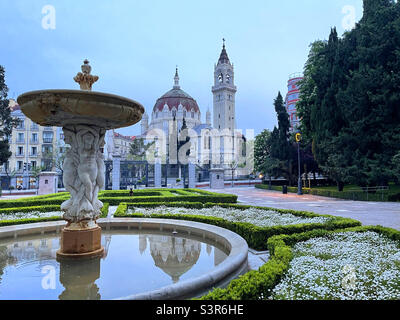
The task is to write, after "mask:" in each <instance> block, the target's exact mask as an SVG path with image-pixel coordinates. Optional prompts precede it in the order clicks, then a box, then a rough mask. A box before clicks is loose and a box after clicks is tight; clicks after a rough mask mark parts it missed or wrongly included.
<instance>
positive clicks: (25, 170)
mask: <svg viewBox="0 0 400 320" xmlns="http://www.w3.org/2000/svg"><path fill="white" fill-rule="evenodd" d="M26 165H27V163H26V162H24V171H26Z"/></svg>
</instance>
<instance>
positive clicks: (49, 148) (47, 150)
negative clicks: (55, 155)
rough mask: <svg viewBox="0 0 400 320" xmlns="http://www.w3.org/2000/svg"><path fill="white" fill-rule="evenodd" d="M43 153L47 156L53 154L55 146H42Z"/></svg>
mask: <svg viewBox="0 0 400 320" xmlns="http://www.w3.org/2000/svg"><path fill="white" fill-rule="evenodd" d="M42 152H43V153H45V154H46V153H47V154H48V153H52V152H53V146H52V145H50V146H49V145H43V146H42Z"/></svg>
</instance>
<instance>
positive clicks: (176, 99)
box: [153, 88, 200, 112]
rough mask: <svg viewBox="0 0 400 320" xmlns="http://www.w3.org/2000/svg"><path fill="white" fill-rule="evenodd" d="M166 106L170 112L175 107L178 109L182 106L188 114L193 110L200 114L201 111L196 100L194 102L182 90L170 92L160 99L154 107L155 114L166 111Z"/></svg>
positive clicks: (175, 89)
mask: <svg viewBox="0 0 400 320" xmlns="http://www.w3.org/2000/svg"><path fill="white" fill-rule="evenodd" d="M166 104H167V105H168V107H169V110H170V111H171V110H172V108H173V107H175V108H176V109H178V106H179V105H180V104H182V106H183V108H184V109H186V111H188V112H190V111H191V110H192V109H193V110H194V112H199V110H200V109H199V106H198V105H197V102H196V100H194V99H193V98H192V97H191V96H190V95H188V94H187V93H186V92H185V91H183V90H182V89H177V88H174V89H172V90H170V91H168V92H167V93H166V94H164V95H163V96H162V97H160V98H159V99H158V100H157V102H156V104H155V105H154V108H153V112H156V111H162V110H163V109H164V105H166Z"/></svg>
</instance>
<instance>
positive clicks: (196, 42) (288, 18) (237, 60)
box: [0, 0, 362, 135]
mask: <svg viewBox="0 0 400 320" xmlns="http://www.w3.org/2000/svg"><path fill="white" fill-rule="evenodd" d="M53 9H54V11H55V15H53V14H52V13H53ZM353 12H354V18H355V20H356V21H358V20H359V19H360V18H361V16H362V0H323V1H322V0H298V1H295V0H279V1H277V0H247V1H236V0H230V1H225V0H218V1H216V0H214V1H212V0H201V1H191V0H190V1H189V0H186V1H183V0H182V1H177V0H168V1H165V0H160V1H149V0H146V1H144V0H142V1H134V0H113V1H111V0H80V1H78V0H46V1H42V0H1V1H0V31H1V33H0V35H1V38H0V39H1V50H0V65H3V66H4V67H5V69H6V83H7V85H8V87H9V89H10V91H9V97H10V98H17V97H18V96H19V95H20V94H22V93H24V92H26V91H31V90H40V89H79V86H78V84H76V83H75V82H74V81H73V79H72V78H73V77H74V76H75V75H76V73H77V72H79V71H80V66H81V64H82V61H83V60H84V59H86V58H87V59H89V61H90V64H91V66H92V74H95V75H98V76H100V79H99V81H98V82H97V83H96V84H95V85H94V87H93V90H94V91H104V92H107V93H114V94H118V95H122V96H125V97H128V98H131V99H134V100H136V101H138V102H140V103H141V104H143V106H144V107H145V109H146V110H147V112H148V113H149V114H150V113H151V111H152V109H153V106H154V104H155V102H156V100H157V98H159V97H160V96H161V95H163V94H164V93H165V92H166V91H168V90H170V89H171V88H172V86H173V77H174V73H175V66H176V65H178V67H179V75H180V84H181V87H182V89H183V90H185V91H186V92H187V93H188V94H190V95H191V96H192V97H193V98H194V99H196V100H197V103H198V104H199V107H200V109H201V111H202V121H205V113H206V111H207V108H208V107H209V108H210V110H211V111H212V93H211V86H212V85H213V72H214V64H215V63H216V62H217V61H218V57H219V54H220V52H221V48H222V38H225V39H226V49H227V52H228V55H229V58H230V60H231V62H232V63H234V66H235V81H236V86H237V88H238V92H237V94H236V119H237V125H238V127H239V128H240V129H243V130H246V129H254V130H255V133H256V134H257V133H259V132H260V131H262V130H263V129H265V128H267V129H272V128H273V126H274V125H275V124H276V115H275V111H274V108H273V105H272V104H273V99H274V98H275V97H276V96H277V93H278V91H281V93H282V95H283V96H284V95H285V94H286V92H287V87H286V85H287V80H288V76H289V74H291V73H294V72H301V71H302V70H303V67H304V63H305V61H306V59H307V55H308V52H309V45H310V43H311V42H313V41H315V40H318V39H327V38H328V36H329V32H330V28H331V27H333V26H336V27H337V29H338V32H339V34H342V33H343V32H344V31H345V28H347V27H346V26H349V25H351V24H352V20H354V19H353ZM53 17H55V19H53ZM118 131H119V132H120V133H122V134H126V135H136V134H139V133H140V125H139V124H137V125H135V126H133V127H129V128H125V129H120V130H118Z"/></svg>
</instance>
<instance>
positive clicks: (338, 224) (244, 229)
mask: <svg viewBox="0 0 400 320" xmlns="http://www.w3.org/2000/svg"><path fill="white" fill-rule="evenodd" d="M200 204H201V203H197V204H196V205H194V206H196V208H200ZM162 205H165V206H169V203H163V204H162ZM140 206H143V207H153V206H156V205H155V204H151V205H146V204H141V203H121V204H120V205H119V206H118V208H117V210H116V212H115V213H114V217H120V218H143V217H150V218H163V219H181V220H189V221H196V222H202V223H208V224H212V225H215V226H218V227H221V228H225V229H229V230H231V231H233V232H235V233H237V234H239V235H241V236H242V237H243V238H244V239H245V240H246V241H247V243H248V245H249V246H250V247H251V248H253V249H255V250H266V249H267V240H268V238H270V237H272V236H275V235H278V234H282V233H284V234H293V233H301V232H306V231H310V230H314V229H326V230H335V229H340V228H349V227H355V226H360V225H361V222H359V221H357V220H353V219H349V218H342V217H334V216H328V215H318V214H316V213H312V212H305V211H297V212H296V211H293V210H282V209H272V208H264V207H256V208H258V209H261V210H274V211H276V212H279V213H283V214H284V213H286V214H295V215H297V216H303V217H329V218H331V219H330V220H329V221H328V222H326V223H303V224H294V225H285V226H274V227H258V226H255V225H253V224H251V223H247V222H232V221H228V220H224V219H222V218H216V217H209V216H203V215H186V214H181V215H180V214H151V215H150V216H147V215H146V216H145V215H143V214H141V213H134V214H127V213H126V212H127V210H128V209H129V207H140ZM179 206H183V207H185V206H186V207H188V206H190V205H189V204H187V203H186V204H184V205H180V204H179V203H174V204H173V205H171V207H179ZM203 206H204V207H212V206H221V207H228V208H229V207H231V208H238V209H243V210H244V209H247V208H249V207H251V206H243V205H227V204H223V203H222V204H215V203H206V204H204V205H203Z"/></svg>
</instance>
